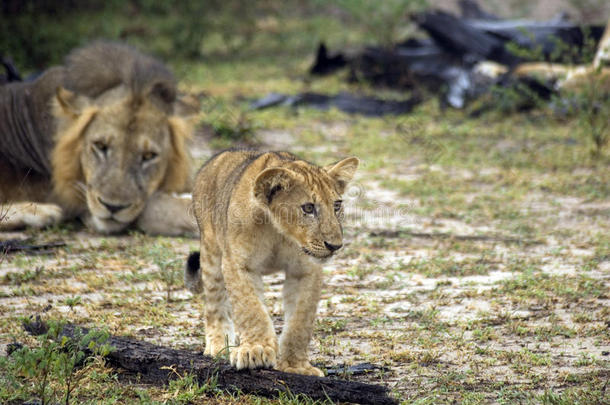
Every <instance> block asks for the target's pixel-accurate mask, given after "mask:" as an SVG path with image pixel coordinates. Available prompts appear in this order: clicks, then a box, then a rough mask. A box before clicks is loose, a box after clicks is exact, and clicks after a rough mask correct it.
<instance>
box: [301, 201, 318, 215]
mask: <svg viewBox="0 0 610 405" xmlns="http://www.w3.org/2000/svg"><path fill="white" fill-rule="evenodd" d="M301 209H302V210H303V212H304V213H305V214H309V215H311V214H314V213H315V212H316V207H315V206H314V205H313V204H312V203H307V204H303V205H301Z"/></svg>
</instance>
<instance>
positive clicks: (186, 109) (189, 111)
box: [174, 94, 201, 118]
mask: <svg viewBox="0 0 610 405" xmlns="http://www.w3.org/2000/svg"><path fill="white" fill-rule="evenodd" d="M199 111H201V103H199V100H198V99H197V97H195V96H193V95H191V94H179V95H178V98H176V101H175V102H174V114H175V115H177V116H179V117H183V118H192V117H194V116H195V115H197V114H198V113H199Z"/></svg>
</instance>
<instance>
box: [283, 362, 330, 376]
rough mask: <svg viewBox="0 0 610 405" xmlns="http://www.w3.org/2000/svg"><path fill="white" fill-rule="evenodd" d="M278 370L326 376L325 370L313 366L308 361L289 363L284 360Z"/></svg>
mask: <svg viewBox="0 0 610 405" xmlns="http://www.w3.org/2000/svg"><path fill="white" fill-rule="evenodd" d="M277 369H278V370H280V371H283V372H285V373H293V374H303V375H314V376H317V377H324V372H323V371H322V370H320V369H319V368H317V367H314V366H312V365H311V364H310V363H309V362H308V361H305V362H299V363H289V362H286V361H283V362H281V363H280V364H279V366H278V367H277Z"/></svg>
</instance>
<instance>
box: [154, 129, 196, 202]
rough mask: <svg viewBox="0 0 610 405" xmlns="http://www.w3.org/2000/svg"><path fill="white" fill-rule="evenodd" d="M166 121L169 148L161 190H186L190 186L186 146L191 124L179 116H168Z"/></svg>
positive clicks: (188, 157)
mask: <svg viewBox="0 0 610 405" xmlns="http://www.w3.org/2000/svg"><path fill="white" fill-rule="evenodd" d="M168 123H169V130H170V137H171V150H170V155H169V161H168V163H167V171H166V172H165V178H164V179H163V183H162V184H161V190H163V191H167V192H175V193H180V192H184V191H187V190H188V189H189V188H190V186H191V184H190V175H191V157H190V155H189V153H188V148H187V142H188V140H189V139H190V137H191V126H190V125H189V123H188V122H186V121H185V120H183V119H182V118H179V117H170V118H169V119H168Z"/></svg>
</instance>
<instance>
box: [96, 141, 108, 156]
mask: <svg viewBox="0 0 610 405" xmlns="http://www.w3.org/2000/svg"><path fill="white" fill-rule="evenodd" d="M93 148H94V149H95V150H96V151H97V152H99V153H101V154H102V155H106V153H107V152H108V144H106V143H105V142H104V141H95V142H93Z"/></svg>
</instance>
